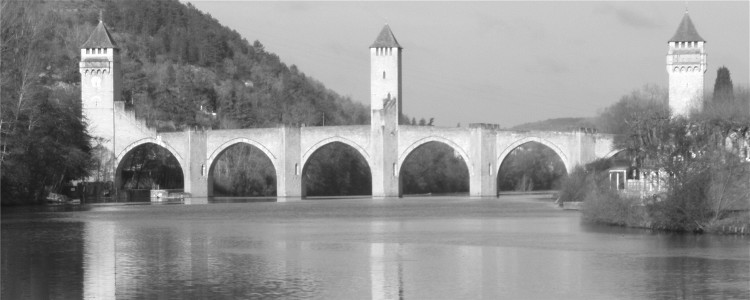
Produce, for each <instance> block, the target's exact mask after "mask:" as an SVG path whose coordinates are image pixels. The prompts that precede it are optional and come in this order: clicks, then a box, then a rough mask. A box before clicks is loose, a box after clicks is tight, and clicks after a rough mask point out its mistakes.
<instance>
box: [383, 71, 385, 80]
mask: <svg viewBox="0 0 750 300" xmlns="http://www.w3.org/2000/svg"><path fill="white" fill-rule="evenodd" d="M383 79H385V71H383Z"/></svg>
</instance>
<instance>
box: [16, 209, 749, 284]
mask: <svg viewBox="0 0 750 300" xmlns="http://www.w3.org/2000/svg"><path fill="white" fill-rule="evenodd" d="M64 210H68V211H64ZM1 246H2V247H1V250H2V282H1V287H2V299H81V298H89V299H113V298H118V299H256V298H257V299H260V298H263V299H268V298H280V299H296V298H316V299H371V298H372V299H482V298H483V299H498V298H506V299H545V298H547V299H548V298H555V299H561V298H563V299H564V298H576V299H578V298H586V299H612V298H615V299H621V298H628V299H633V298H636V299H637V298H649V299H653V298H669V299H672V298H706V297H713V298H742V299H748V298H750V239H748V238H747V237H735V236H712V235H692V234H687V235H686V234H667V233H655V232H650V231H644V230H632V229H630V230H628V229H622V228H615V227H606V226H594V225H587V224H584V223H582V222H581V217H580V213H579V212H576V211H562V210H558V209H557V208H555V207H554V206H553V204H552V203H550V202H549V200H546V199H534V198H532V197H521V196H512V197H501V198H499V199H483V200H474V199H468V198H457V197H454V198H404V199H387V200H370V199H337V200H305V201H302V202H292V203H217V204H208V205H100V206H88V207H82V208H78V209H76V208H71V209H60V211H56V212H40V211H37V212H31V211H29V210H18V209H16V210H9V209H4V210H3V214H2V245H1Z"/></svg>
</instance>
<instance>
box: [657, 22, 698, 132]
mask: <svg viewBox="0 0 750 300" xmlns="http://www.w3.org/2000/svg"><path fill="white" fill-rule="evenodd" d="M668 45H669V50H668V52H667V73H668V74H669V108H670V111H671V114H672V116H673V117H677V116H682V117H687V116H688V115H689V114H690V112H691V111H694V110H698V111H699V110H701V109H703V80H704V73H705V72H706V67H707V65H706V49H705V45H706V40H704V39H703V38H702V37H701V36H700V35H699V34H698V31H697V30H696V29H695V25H693V21H692V20H691V19H690V15H689V14H688V12H687V10H686V11H685V15H684V16H683V17H682V22H680V26H679V27H677V32H675V34H674V36H673V37H672V38H671V39H669V42H668Z"/></svg>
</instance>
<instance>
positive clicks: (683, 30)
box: [669, 11, 706, 42]
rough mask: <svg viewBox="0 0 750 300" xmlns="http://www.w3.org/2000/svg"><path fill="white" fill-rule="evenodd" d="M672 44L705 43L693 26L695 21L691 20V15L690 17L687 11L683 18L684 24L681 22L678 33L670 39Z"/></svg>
mask: <svg viewBox="0 0 750 300" xmlns="http://www.w3.org/2000/svg"><path fill="white" fill-rule="evenodd" d="M669 41H670V42H705V41H706V40H704V39H703V38H702V37H701V36H700V35H699V34H698V31H697V30H695V26H694V25H693V21H692V20H690V15H688V13H687V11H686V12H685V16H683V17H682V22H680V26H679V27H677V32H675V33H674V36H673V37H672V38H671V39H669Z"/></svg>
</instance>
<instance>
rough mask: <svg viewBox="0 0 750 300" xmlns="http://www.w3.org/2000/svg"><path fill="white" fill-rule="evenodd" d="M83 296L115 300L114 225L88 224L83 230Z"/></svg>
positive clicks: (102, 223) (109, 223) (115, 252)
mask: <svg viewBox="0 0 750 300" xmlns="http://www.w3.org/2000/svg"><path fill="white" fill-rule="evenodd" d="M84 245H85V247H84V255H83V257H84V260H83V270H84V274H83V295H84V298H85V299H114V298H115V258H116V255H117V249H116V247H115V223H112V222H90V223H86V226H85V230H84Z"/></svg>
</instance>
